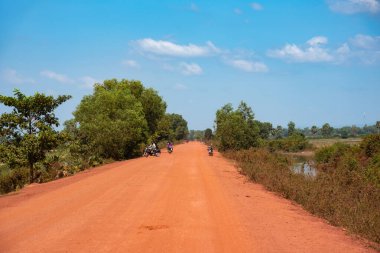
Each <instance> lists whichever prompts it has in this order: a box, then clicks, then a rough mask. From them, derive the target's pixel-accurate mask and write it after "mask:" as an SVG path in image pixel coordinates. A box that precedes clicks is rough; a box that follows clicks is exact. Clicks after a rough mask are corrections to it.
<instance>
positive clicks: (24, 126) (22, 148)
mask: <svg viewBox="0 0 380 253" xmlns="http://www.w3.org/2000/svg"><path fill="white" fill-rule="evenodd" d="M70 98H71V96H67V95H63V96H58V97H57V98H54V97H53V96H46V95H45V94H42V93H35V94H34V95H33V96H26V95H25V94H23V93H21V91H19V90H17V89H16V90H14V96H13V97H8V96H3V95H0V103H2V104H4V105H6V106H9V107H12V108H13V110H12V112H10V113H3V114H2V115H1V117H0V126H1V129H0V136H1V137H2V139H3V142H2V149H3V150H2V151H3V152H1V153H2V156H3V157H4V156H5V157H6V158H8V159H7V160H8V161H11V163H12V162H13V163H14V165H16V164H18V165H26V164H27V165H28V166H29V169H30V182H31V183H32V182H34V179H35V178H34V165H35V163H36V162H38V161H41V160H43V159H44V158H45V153H46V152H47V151H48V150H51V149H53V148H54V147H56V146H57V145H58V143H59V139H60V135H59V133H58V132H57V131H55V130H54V128H53V127H54V126H56V127H58V125H59V121H58V118H57V117H56V116H55V114H54V110H55V109H56V108H57V107H58V106H59V105H60V104H62V103H64V102H65V101H67V100H68V99H70ZM15 155H16V157H15ZM9 158H11V159H10V160H9Z"/></svg>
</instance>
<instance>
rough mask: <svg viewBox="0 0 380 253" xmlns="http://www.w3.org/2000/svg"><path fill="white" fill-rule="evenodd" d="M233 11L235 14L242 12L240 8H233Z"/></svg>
mask: <svg viewBox="0 0 380 253" xmlns="http://www.w3.org/2000/svg"><path fill="white" fill-rule="evenodd" d="M234 12H235V14H236V15H241V14H242V13H243V12H242V10H240V9H239V8H235V9H234Z"/></svg>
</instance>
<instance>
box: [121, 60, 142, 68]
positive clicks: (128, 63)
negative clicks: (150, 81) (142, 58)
mask: <svg viewBox="0 0 380 253" xmlns="http://www.w3.org/2000/svg"><path fill="white" fill-rule="evenodd" d="M122 64H123V65H124V66H127V67H129V68H139V67H140V65H139V64H138V63H137V62H136V61H134V60H124V61H123V62H122Z"/></svg>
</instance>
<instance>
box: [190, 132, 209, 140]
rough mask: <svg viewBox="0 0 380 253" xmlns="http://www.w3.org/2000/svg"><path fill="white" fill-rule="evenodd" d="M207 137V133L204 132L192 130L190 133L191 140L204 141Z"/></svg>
mask: <svg viewBox="0 0 380 253" xmlns="http://www.w3.org/2000/svg"><path fill="white" fill-rule="evenodd" d="M204 136H205V131H204V130H190V131H189V140H192V141H193V140H198V141H200V140H203V138H204Z"/></svg>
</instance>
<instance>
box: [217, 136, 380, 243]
mask: <svg viewBox="0 0 380 253" xmlns="http://www.w3.org/2000/svg"><path fill="white" fill-rule="evenodd" d="M224 156H226V157H227V158H230V159H233V160H236V161H237V162H238V164H239V166H240V167H241V169H242V173H244V174H245V175H247V177H249V178H250V179H251V180H252V181H254V182H258V183H260V184H263V185H264V186H265V187H266V188H267V189H269V190H271V191H275V192H278V193H280V194H281V195H282V196H284V197H285V198H288V199H291V200H294V201H296V202H297V203H299V204H301V205H302V206H303V207H304V208H305V209H307V210H308V211H310V212H311V213H313V214H315V215H318V216H320V217H323V218H325V219H327V220H328V221H329V222H330V223H331V224H333V225H338V226H342V227H345V228H346V229H348V230H349V231H351V232H353V233H355V234H358V235H361V236H363V237H365V238H367V239H369V240H371V241H374V242H376V243H380V212H379V210H380V136H377V137H376V138H373V139H371V140H369V141H368V140H367V141H365V140H364V141H363V142H362V144H361V146H350V145H344V144H335V145H333V146H331V147H328V148H323V149H321V150H319V151H317V153H316V158H317V160H316V166H317V168H318V173H317V175H316V176H315V177H310V176H305V175H303V174H296V173H293V170H292V159H291V158H289V157H287V156H285V155H282V154H275V153H271V152H269V151H267V150H266V149H251V150H243V151H230V152H225V153H224Z"/></svg>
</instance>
